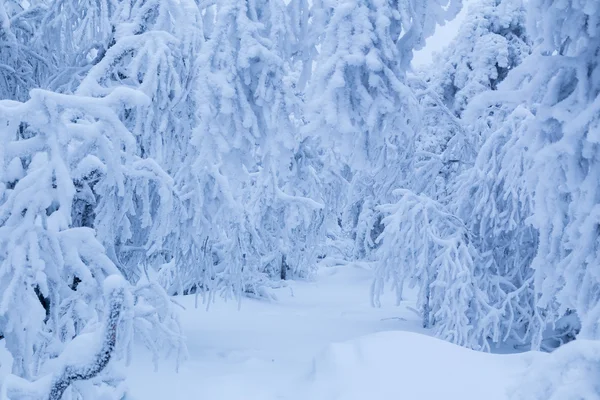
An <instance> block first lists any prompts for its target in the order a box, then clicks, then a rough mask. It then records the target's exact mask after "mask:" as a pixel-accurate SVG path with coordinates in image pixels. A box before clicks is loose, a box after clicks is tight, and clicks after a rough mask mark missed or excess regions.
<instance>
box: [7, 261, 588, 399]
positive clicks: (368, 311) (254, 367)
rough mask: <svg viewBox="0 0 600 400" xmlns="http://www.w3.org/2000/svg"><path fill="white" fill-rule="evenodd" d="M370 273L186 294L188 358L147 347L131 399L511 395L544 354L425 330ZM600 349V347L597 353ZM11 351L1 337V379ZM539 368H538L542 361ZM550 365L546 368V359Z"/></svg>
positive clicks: (132, 373)
mask: <svg viewBox="0 0 600 400" xmlns="http://www.w3.org/2000/svg"><path fill="white" fill-rule="evenodd" d="M371 280H372V277H371V272H370V270H369V269H367V268H363V267H361V266H358V265H349V266H338V267H328V268H323V269H322V270H321V272H320V274H319V276H318V278H317V279H316V281H314V282H290V283H289V287H286V288H281V289H278V290H277V291H276V295H277V297H278V300H277V301H275V302H267V301H260V300H251V299H245V300H244V301H243V302H242V305H241V308H238V304H237V303H236V302H222V301H219V302H217V303H215V304H213V305H211V307H210V309H209V310H208V311H207V310H206V308H205V307H203V306H202V305H200V307H199V308H195V307H194V303H195V298H194V296H186V297H179V298H178V299H177V301H178V302H179V303H181V304H182V305H183V306H184V307H185V308H186V310H185V311H182V314H181V315H182V323H183V327H184V331H185V334H186V340H187V346H188V351H189V359H188V360H187V361H186V362H185V363H183V364H182V365H181V367H180V370H179V372H178V373H177V372H175V368H174V363H173V362H172V361H166V362H164V361H163V362H161V363H160V365H159V369H158V371H155V369H154V365H153V363H152V359H151V358H150V356H149V355H148V354H146V352H145V351H142V350H140V351H137V352H136V353H137V354H135V356H134V359H133V362H132V365H131V366H130V367H129V369H128V376H129V378H128V385H129V387H130V390H131V393H130V394H131V397H129V398H128V400H164V399H169V400H184V399H185V400H188V399H210V400H255V399H256V400H309V399H310V400H354V399H356V400H358V399H361V400H365V399H374V400H387V399H405V400H429V399H431V400H433V399H435V400H481V399H486V400H506V399H508V398H509V395H508V393H509V391H510V389H512V388H513V386H514V385H515V382H518V381H517V379H519V377H521V376H523V375H526V373H527V371H528V370H529V369H530V368H528V367H529V366H530V365H531V364H532V363H537V364H538V365H539V364H540V362H541V363H542V364H543V363H545V362H546V359H545V358H544V357H546V356H547V355H542V354H540V353H522V354H508V355H500V354H486V353H479V352H475V351H471V350H468V349H465V348H462V347H458V346H455V345H453V344H450V343H447V342H444V341H441V340H438V339H435V338H433V337H430V336H428V335H427V332H426V331H424V330H423V329H422V328H421V326H420V324H419V320H418V317H417V316H416V314H415V313H414V312H412V311H411V310H410V307H411V306H414V304H411V303H410V302H406V304H403V306H400V307H396V306H395V305H394V299H393V298H392V296H390V298H388V299H385V300H386V301H385V302H384V307H382V308H378V309H377V308H372V307H371V304H370V301H369V299H370V297H369V290H370V284H371ZM599 354H600V352H599ZM9 359H10V356H8V352H7V351H6V349H4V345H3V341H0V382H1V381H2V377H3V376H5V374H7V373H8V370H9V362H8V360H9ZM537 369H540V368H539V367H538V368H537ZM542 369H543V368H542Z"/></svg>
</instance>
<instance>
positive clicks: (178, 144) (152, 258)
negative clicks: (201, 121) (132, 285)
mask: <svg viewBox="0 0 600 400" xmlns="http://www.w3.org/2000/svg"><path fill="white" fill-rule="evenodd" d="M113 24H114V29H113V33H112V35H111V37H110V38H109V39H108V40H107V42H108V45H107V49H106V50H105V51H104V52H103V54H101V56H99V59H98V62H97V63H96V64H95V65H94V66H93V67H92V68H91V69H90V71H89V72H88V73H87V75H86V77H85V79H84V80H83V81H82V82H81V84H80V85H79V87H78V88H77V91H76V93H77V94H78V95H91V96H102V95H106V94H107V93H111V92H112V91H114V90H119V89H120V88H122V87H130V88H132V89H135V90H137V91H139V92H140V93H143V94H144V95H146V96H147V97H148V98H149V99H151V102H150V104H149V107H144V108H140V107H132V105H131V104H127V103H122V104H118V105H117V107H115V112H117V113H118V114H119V117H120V119H121V121H123V124H124V125H125V126H126V127H127V128H128V129H129V130H130V131H131V132H132V133H133V135H134V137H135V140H136V147H135V150H134V151H135V154H137V155H138V156H139V157H142V158H144V159H146V160H147V161H146V163H147V167H146V168H147V169H148V171H147V173H148V174H155V175H156V177H157V179H156V180H155V181H154V182H152V183H150V184H145V183H142V184H141V185H137V184H136V182H128V187H127V190H126V193H127V196H128V197H129V199H128V201H127V202H126V204H127V205H128V207H130V210H131V211H130V213H133V214H134V215H139V216H143V218H136V219H132V218H128V217H127V214H124V213H122V212H119V213H118V214H116V215H115V213H114V203H115V202H117V201H120V200H119V199H118V198H116V197H114V196H106V197H104V199H103V201H102V202H101V203H99V205H98V207H97V211H96V216H95V227H96V229H97V231H98V234H99V238H100V239H101V241H102V243H103V244H104V246H105V247H106V249H107V252H108V254H109V255H110V257H111V259H112V260H113V261H114V262H115V263H116V264H117V265H118V266H119V268H120V269H121V270H122V271H123V272H124V273H125V274H126V276H127V277H128V278H129V279H130V280H137V279H138V278H139V276H140V275H141V273H142V271H141V269H143V268H149V267H150V268H153V269H161V268H162V266H163V265H164V264H167V263H169V262H171V261H173V262H185V261H184V260H182V258H183V257H182V255H181V254H179V248H180V246H181V245H182V243H181V242H183V241H186V240H187V241H189V238H188V236H189V235H194V234H195V233H194V232H192V231H182V230H181V229H179V227H180V223H181V219H185V218H186V217H187V213H188V211H187V210H186V209H185V207H184V205H183V202H184V200H183V199H181V196H175V197H173V193H172V192H173V191H174V192H175V194H178V193H179V191H178V190H177V189H180V188H181V186H182V185H185V180H186V179H189V177H188V174H189V162H190V161H189V159H190V158H191V157H193V156H194V154H193V153H192V152H191V151H190V150H189V142H190V139H191V132H192V129H193V128H194V126H195V125H196V123H197V121H196V118H195V106H194V104H195V103H194V98H193V84H194V80H193V78H194V76H195V73H194V70H195V68H196V62H195V53H196V52H197V51H198V49H199V48H200V46H201V42H202V37H201V36H202V32H201V27H202V24H201V14H200V11H199V9H198V7H197V6H196V4H195V3H194V2H193V1H183V2H175V1H141V0H140V1H134V0H130V1H124V2H121V3H120V4H119V8H118V10H117V12H116V13H115V16H114V18H113ZM115 218H120V219H122V222H121V223H119V224H117V225H116V226H115V223H114V222H115ZM122 227H123V228H125V229H123V228H122Z"/></svg>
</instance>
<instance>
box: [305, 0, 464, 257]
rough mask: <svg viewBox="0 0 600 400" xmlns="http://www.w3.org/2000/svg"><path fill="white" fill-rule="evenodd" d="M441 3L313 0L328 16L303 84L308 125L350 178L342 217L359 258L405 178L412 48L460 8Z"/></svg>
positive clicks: (414, 116)
mask: <svg viewBox="0 0 600 400" xmlns="http://www.w3.org/2000/svg"><path fill="white" fill-rule="evenodd" d="M445 3H447V4H444V5H442V4H440V2H437V1H408V2H390V1H387V0H380V1H379V0H378V1H371V0H347V1H340V2H338V3H337V4H335V5H334V6H332V7H331V8H329V5H328V3H317V4H318V6H320V7H321V9H320V10H318V11H319V13H320V14H324V15H328V16H329V18H328V22H327V25H326V29H325V31H324V34H323V35H322V39H321V41H320V44H321V49H320V53H319V56H318V58H317V60H316V65H315V71H314V74H313V79H312V80H311V82H310V85H309V88H308V90H307V94H308V96H309V97H310V99H311V100H310V101H309V103H308V106H307V118H308V120H309V126H308V128H307V131H308V132H309V135H310V136H314V137H315V139H316V140H317V141H318V142H319V145H320V146H321V147H322V148H323V149H326V151H327V152H328V153H326V154H325V155H324V157H325V159H326V163H327V164H328V165H329V166H330V168H335V172H336V173H337V174H340V175H341V176H340V178H342V177H343V179H344V180H347V181H349V189H348V190H349V193H348V198H347V200H346V205H345V210H344V215H343V224H344V227H345V229H346V230H347V231H348V233H349V235H350V237H351V238H352V240H353V241H354V247H355V248H354V256H355V257H357V258H364V257H367V258H368V257H369V254H370V253H371V251H372V250H373V248H374V247H375V245H374V238H375V237H376V236H377V234H378V230H379V229H380V226H379V219H380V216H379V213H378V212H377V211H376V207H377V205H379V204H381V202H382V201H386V200H388V199H389V197H390V195H391V191H392V190H393V189H395V188H397V187H398V186H402V185H405V184H406V183H407V181H408V180H409V178H410V173H409V171H410V168H411V161H412V153H413V149H414V142H415V130H416V124H417V123H418V119H419V117H418V113H417V109H416V102H415V99H414V96H413V94H412V93H411V91H410V89H409V88H408V87H407V85H406V84H405V73H406V70H407V69H408V67H409V64H410V61H411V58H412V52H413V50H415V49H419V48H420V47H421V46H422V45H423V43H424V39H425V38H426V37H427V36H429V35H430V34H431V33H433V30H434V28H435V25H436V23H443V22H444V21H445V20H446V19H448V18H450V17H452V16H453V15H454V14H455V13H456V12H457V11H458V9H459V7H460V1H457V2H455V1H451V2H445ZM315 7H316V6H315ZM315 15H316V12H315ZM338 180H339V178H338ZM344 186H345V185H344V184H343V182H338V183H337V184H334V185H332V188H333V190H336V191H338V192H339V191H342V190H344V189H345V187H344ZM344 191H345V190H344ZM340 211H342V210H338V212H340Z"/></svg>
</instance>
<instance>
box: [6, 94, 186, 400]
mask: <svg viewBox="0 0 600 400" xmlns="http://www.w3.org/2000/svg"><path fill="white" fill-rule="evenodd" d="M144 100H145V99H144V98H143V97H142V98H141V97H140V96H139V94H137V93H136V92H133V91H130V90H125V89H120V90H115V91H113V93H111V94H110V95H107V96H105V97H102V98H93V97H86V96H72V95H62V94H56V93H52V92H47V91H42V90H34V91H32V92H31V99H30V100H28V101H27V102H25V103H18V102H12V101H3V102H0V119H1V121H2V123H1V125H2V128H1V129H0V141H1V142H2V143H3V146H2V147H1V150H0V180H1V185H0V291H1V292H2V297H1V300H0V331H1V332H2V333H3V335H4V337H5V340H6V347H7V349H8V350H9V352H10V353H11V355H12V356H13V360H14V361H13V368H12V373H13V375H15V377H17V378H19V379H22V380H26V381H37V380H38V379H40V378H42V377H43V376H46V375H47V374H49V373H50V372H51V371H56V370H55V369H54V368H53V362H54V361H55V360H56V359H59V360H60V359H61V355H62V354H63V353H64V352H65V351H67V349H68V348H72V347H73V345H71V343H72V342H73V340H74V339H76V338H78V337H80V335H82V334H84V333H86V332H92V331H96V330H97V329H100V328H99V325H98V324H97V322H98V321H99V320H101V319H102V315H104V316H105V317H106V316H107V315H110V314H111V313H110V312H108V313H106V312H104V310H105V308H106V307H108V305H109V304H113V303H112V301H113V298H114V296H113V295H112V294H111V293H112V289H110V288H109V289H108V290H109V292H110V293H107V295H106V296H103V295H102V290H103V289H102V287H103V284H104V280H105V278H107V277H109V276H110V275H120V272H119V270H118V269H117V267H116V266H115V264H114V263H113V262H112V261H111V260H110V258H108V257H107V256H106V254H105V252H104V248H103V246H102V245H101V243H100V242H99V241H98V239H97V238H96V235H95V232H94V230H93V229H92V228H90V227H86V226H82V225H80V222H81V220H80V219H78V215H77V208H76V207H75V205H76V203H77V199H78V198H86V199H88V201H89V202H93V199H94V198H95V197H96V196H99V195H100V193H101V192H102V193H111V192H112V193H115V196H117V197H119V198H120V199H121V200H122V201H123V202H124V203H126V202H127V197H126V193H125V187H126V182H127V181H128V180H136V181H144V182H146V185H148V184H150V183H149V182H150V181H152V180H157V179H159V178H160V175H158V174H153V173H152V168H148V160H144V159H140V158H138V157H136V156H135V151H134V150H135V139H134V137H133V135H132V134H131V133H130V132H129V131H127V129H126V128H125V127H124V126H123V124H122V123H121V122H120V120H119V118H118V116H117V115H116V114H115V113H114V112H113V111H112V109H113V108H114V107H115V106H116V105H117V104H121V103H128V104H131V105H132V107H133V106H143V102H144ZM146 100H147V99H146ZM92 177H93V179H92ZM91 181H93V184H91V187H90V182H91ZM123 205H124V204H120V205H119V208H124V207H123ZM113 281H114V279H113ZM109 286H110V287H111V288H113V289H115V290H117V289H118V288H116V287H115V286H114V285H110V284H109ZM117 286H119V287H120V288H122V291H123V294H122V296H133V297H134V300H132V302H133V305H132V308H131V310H130V311H128V312H127V313H126V315H125V314H124V315H122V316H120V317H119V318H122V319H123V321H125V322H126V323H127V324H129V325H130V326H131V327H132V328H131V329H133V330H134V331H136V330H137V331H138V332H139V333H140V334H141V335H142V336H146V337H147V336H148V335H150V337H152V336H154V338H153V339H152V340H149V342H150V343H153V344H154V345H158V347H156V349H160V348H161V347H162V346H165V348H169V347H175V348H177V349H181V342H180V337H179V333H178V329H179V328H178V324H177V321H176V319H174V318H175V317H174V314H173V313H172V311H171V307H170V305H169V301H168V299H166V298H165V297H164V292H162V290H161V289H160V288H158V287H157V286H155V285H154V286H153V285H150V286H148V284H145V285H144V286H138V287H137V288H130V287H129V286H128V284H125V283H122V284H121V283H119V285H117ZM125 288H126V289H125ZM117 291H118V292H119V293H120V292H121V289H118V290H117ZM125 291H126V292H127V293H129V294H128V295H127V294H125ZM122 296H121V294H119V295H118V296H117V297H119V298H120V297H122ZM114 307H124V305H123V304H122V301H121V300H119V301H117V302H116V303H114ZM119 315H120V314H119ZM109 322H110V321H109ZM109 322H107V324H109ZM109 325H110V324H109ZM106 329H109V330H110V329H111V328H109V327H108V328H106ZM131 332H133V331H131ZM123 334H124V335H128V334H127V333H126V332H125V331H124V332H123ZM130 334H131V333H130ZM130 334H129V335H130ZM101 336H102V335H101ZM104 337H106V335H104ZM76 347H77V346H76ZM69 351H71V350H69ZM74 351H77V350H74ZM90 356H94V355H93V354H90ZM65 357H67V356H65ZM89 361H90V362H92V361H94V360H93V357H92V358H90V360H89ZM78 365H80V364H78ZM72 372H73V370H72V369H70V370H69V371H67V370H65V374H66V375H63V376H62V377H56V379H58V381H61V382H63V383H61V385H59V386H61V388H60V390H61V391H64V390H67V387H66V386H68V385H67V382H68V383H69V384H70V383H71V381H74V380H77V379H74V378H72V377H70V375H69V374H71V373H72ZM19 379H17V381H18V382H21V381H20V380H19ZM44 379H45V378H44ZM115 379H116V381H118V376H117V375H115V371H112V372H110V373H109V374H108V375H103V376H102V378H101V379H100V380H99V381H95V382H91V383H85V384H84V386H85V388H84V389H83V388H81V390H83V391H80V388H79V386H78V385H73V386H71V387H70V388H69V389H68V390H70V391H72V393H73V396H76V393H79V395H78V397H72V398H95V397H94V396H95V395H94V394H93V393H96V392H90V390H95V389H93V388H94V387H95V386H96V385H104V384H102V382H107V383H108V384H109V385H110V384H111V382H113V380H115ZM90 384H91V386H90ZM21 386H22V385H20V384H19V385H18V387H21ZM36 386H37V385H36ZM51 388H52V385H50V386H48V387H46V389H43V390H44V391H46V390H50V391H51V392H52V391H53V390H55V388H52V389H51ZM3 390H8V391H9V392H10V391H11V390H12V389H10V385H9V386H6V387H3ZM19 390H20V389H19ZM19 390H17V392H18V391H19ZM8 396H9V397H8V398H11V399H13V398H15V399H16V398H22V397H20V395H19V394H18V393H17V394H15V395H11V394H8ZM42 396H43V397H45V398H47V396H49V393H48V392H45V394H44V393H42Z"/></svg>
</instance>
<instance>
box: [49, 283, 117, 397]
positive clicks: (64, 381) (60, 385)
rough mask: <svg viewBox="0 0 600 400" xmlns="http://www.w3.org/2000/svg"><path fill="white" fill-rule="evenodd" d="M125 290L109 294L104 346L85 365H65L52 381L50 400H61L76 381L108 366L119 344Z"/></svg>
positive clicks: (90, 376) (90, 377)
mask: <svg viewBox="0 0 600 400" xmlns="http://www.w3.org/2000/svg"><path fill="white" fill-rule="evenodd" d="M125 295H126V294H125V288H124V287H123V286H118V287H115V288H112V289H111V290H110V292H109V294H108V299H107V300H108V304H107V313H106V320H105V323H104V332H103V335H102V336H103V339H102V346H101V348H100V349H99V351H98V352H97V353H96V355H95V357H94V359H93V360H90V362H89V363H86V364H84V365H65V366H64V367H63V369H62V371H61V372H60V373H59V374H58V375H57V376H56V377H55V378H54V379H53V380H52V386H51V388H50V394H49V396H48V400H60V399H61V398H62V396H63V393H64V392H65V390H67V388H68V387H69V386H70V385H71V384H72V383H73V382H76V381H83V380H89V379H92V378H94V377H96V376H97V375H98V374H100V372H102V370H104V368H106V366H107V365H108V363H109V361H110V359H111V357H112V354H113V352H114V350H115V346H116V343H117V330H118V325H119V321H120V319H121V314H122V312H123V310H124V308H125Z"/></svg>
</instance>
